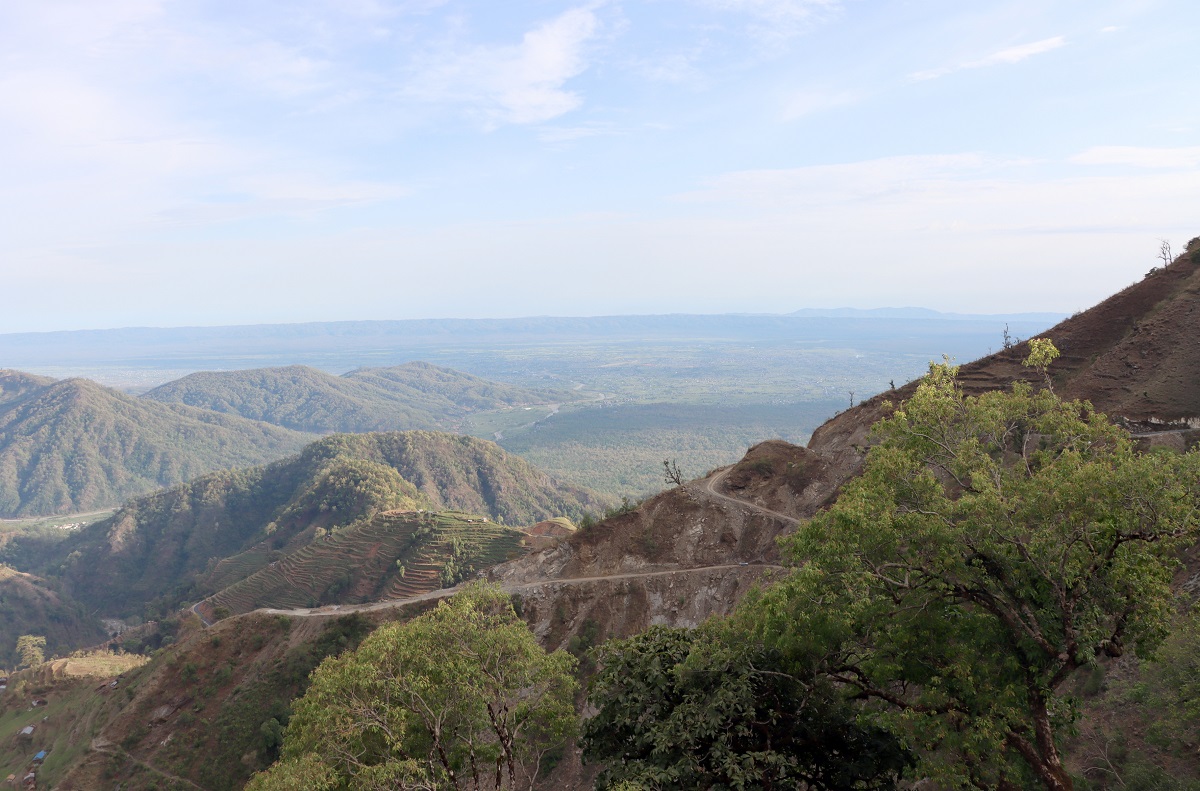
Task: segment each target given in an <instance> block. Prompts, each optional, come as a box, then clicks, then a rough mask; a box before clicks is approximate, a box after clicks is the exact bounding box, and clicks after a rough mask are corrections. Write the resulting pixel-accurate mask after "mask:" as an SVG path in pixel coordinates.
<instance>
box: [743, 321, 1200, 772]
mask: <svg viewBox="0 0 1200 791" xmlns="http://www.w3.org/2000/svg"><path fill="white" fill-rule="evenodd" d="M1034 351H1035V353H1036V357H1037V359H1031V360H1030V361H1028V362H1029V364H1030V365H1031V366H1033V367H1036V368H1039V369H1042V370H1043V373H1045V371H1044V368H1045V366H1047V365H1049V360H1050V359H1052V358H1053V356H1054V354H1055V353H1056V350H1053V347H1052V345H1050V344H1049V342H1048V341H1044V342H1042V343H1039V344H1037V345H1036V346H1035V347H1034ZM874 438H875V440H876V441H877V442H878V444H877V445H875V446H874V447H873V448H872V449H871V450H870V452H869V453H868V455H867V458H866V461H865V465H864V470H863V474H862V475H861V476H860V477H858V478H856V479H855V480H853V481H851V482H850V483H848V484H847V485H846V486H845V487H844V489H843V491H842V493H841V495H840V497H839V499H838V501H837V502H836V504H835V505H834V506H833V507H832V508H830V509H829V510H827V511H825V512H823V513H821V514H819V515H818V516H817V517H815V518H813V519H812V520H810V521H809V522H807V523H806V524H804V525H802V526H801V527H800V528H799V530H798V531H797V532H796V533H795V534H794V535H793V536H791V537H789V538H788V539H786V540H785V542H784V545H785V552H786V553H787V554H788V556H789V558H790V560H791V562H792V563H794V564H795V565H796V566H798V567H799V568H798V569H797V570H795V571H794V572H793V573H792V575H791V576H790V577H789V579H788V580H787V581H785V582H784V583H782V584H780V585H779V586H776V587H774V588H772V589H768V590H767V591H766V592H765V593H764V594H762V596H761V597H760V598H758V599H757V600H755V601H753V602H751V603H749V605H747V606H746V607H745V608H744V610H743V612H742V613H741V614H740V616H739V617H741V618H742V619H743V628H745V629H747V630H749V632H750V633H752V634H755V635H757V636H758V637H759V638H761V639H763V640H764V641H765V644H766V645H768V646H771V647H776V648H778V649H779V650H780V651H781V652H783V653H784V654H785V655H786V656H787V657H788V661H789V662H790V663H791V664H792V665H793V666H794V667H820V668H821V669H822V670H823V671H824V672H826V673H827V674H828V676H829V678H830V679H832V680H833V681H835V682H837V683H839V684H842V685H844V687H845V689H847V690H849V691H851V692H852V693H853V695H854V696H856V697H857V698H859V699H860V700H862V701H864V703H866V704H869V705H870V706H873V707H875V710H876V712H877V713H876V714H875V715H874V716H875V721H876V722H878V723H879V724H881V725H884V726H886V727H888V728H891V729H893V730H894V732H896V733H898V734H903V735H904V736H905V738H906V739H907V740H909V743H910V744H913V745H915V746H919V747H921V748H922V750H923V751H922V759H923V765H922V767H921V770H922V771H923V772H925V773H926V774H927V775H930V776H934V777H935V778H937V779H938V780H939V781H941V782H942V783H943V784H945V785H949V786H957V787H964V786H973V787H977V788H992V789H1013V788H1029V787H1037V786H1041V787H1044V788H1046V789H1051V790H1052V791H1069V789H1071V788H1072V780H1071V778H1070V776H1069V774H1068V772H1067V770H1066V769H1065V768H1064V766H1063V763H1062V759H1061V756H1060V753H1059V741H1060V738H1061V736H1062V735H1063V732H1064V727H1065V726H1067V725H1068V724H1069V723H1070V722H1071V721H1072V720H1073V719H1074V718H1075V716H1076V711H1075V706H1074V703H1073V702H1072V700H1071V699H1070V698H1069V697H1068V696H1066V695H1063V694H1060V690H1061V689H1062V688H1063V685H1064V683H1065V682H1066V681H1067V680H1068V679H1069V678H1070V677H1071V676H1072V675H1073V674H1074V673H1075V672H1076V671H1078V670H1080V669H1081V668H1087V667H1089V666H1091V665H1093V663H1094V662H1095V661H1096V658H1097V657H1098V656H1099V655H1101V654H1108V655H1119V654H1120V653H1122V651H1123V650H1124V649H1125V647H1126V645H1127V644H1132V645H1134V646H1136V647H1137V648H1139V649H1140V652H1142V653H1144V651H1145V649H1150V648H1153V647H1154V646H1155V644H1157V643H1158V642H1159V641H1160V640H1161V638H1162V637H1163V635H1164V633H1165V632H1166V629H1167V625H1168V620H1169V616H1170V610H1171V607H1170V603H1171V591H1170V581H1171V571H1172V567H1173V561H1172V559H1171V558H1172V552H1173V550H1175V549H1177V548H1178V547H1179V546H1180V543H1181V542H1183V541H1188V540H1194V539H1195V536H1196V533H1197V509H1196V502H1197V500H1196V496H1197V494H1198V493H1200V456H1197V455H1196V454H1194V453H1192V454H1187V455H1172V454H1147V455H1140V454H1137V453H1135V451H1134V449H1133V446H1132V444H1131V441H1130V439H1129V437H1128V435H1126V434H1125V433H1124V432H1123V431H1121V430H1120V429H1119V428H1117V427H1115V426H1113V425H1112V424H1111V423H1110V422H1109V421H1108V420H1107V419H1106V418H1105V417H1104V416H1103V415H1100V414H1098V413H1097V412H1096V411H1095V410H1094V409H1093V408H1092V406H1091V405H1090V404H1088V403H1086V402H1080V401H1063V400H1061V399H1059V398H1058V397H1057V396H1055V395H1054V393H1053V392H1052V391H1051V390H1050V389H1049V388H1044V389H1041V390H1035V389H1034V388H1033V387H1032V386H1031V385H1029V384H1026V383H1018V384H1014V385H1013V387H1012V389H1011V391H1007V392H1002V391H996V392H991V393H986V394H983V395H981V396H978V397H966V396H964V394H963V392H962V390H961V389H960V387H959V385H958V382H957V380H956V369H954V368H952V367H950V366H949V365H936V364H934V365H931V366H930V371H929V375H928V376H927V377H926V379H925V381H924V382H922V383H921V385H920V386H919V387H918V389H917V392H916V394H915V395H914V396H913V397H912V398H911V399H910V400H909V401H907V402H906V403H904V404H903V405H901V406H900V407H899V408H897V409H896V410H895V411H894V413H893V414H892V416H891V417H890V418H887V419H885V420H883V421H881V422H880V423H879V424H878V425H877V426H876V427H875V430H874Z"/></svg>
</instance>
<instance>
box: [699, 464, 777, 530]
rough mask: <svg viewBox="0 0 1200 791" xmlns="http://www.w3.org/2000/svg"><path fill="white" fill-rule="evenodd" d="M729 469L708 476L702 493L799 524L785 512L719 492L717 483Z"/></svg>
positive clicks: (723, 478)
mask: <svg viewBox="0 0 1200 791" xmlns="http://www.w3.org/2000/svg"><path fill="white" fill-rule="evenodd" d="M731 470H732V468H730V469H726V470H721V471H720V472H718V473H717V474H716V475H714V476H712V477H711V478H709V479H708V482H707V483H706V484H705V485H704V493H705V494H707V495H709V496H710V497H716V498H717V499H719V500H725V501H727V502H731V503H733V504H734V505H739V506H741V507H742V508H749V509H750V510H751V511H758V512H759V513H760V514H766V515H767V516H771V517H774V518H775V519H780V520H782V521H784V522H787V523H788V524H792V525H798V524H800V520H799V519H797V518H796V517H794V516H788V515H787V514H784V513H780V512H779V511H772V510H771V509H770V508H763V507H762V506H761V505H755V504H754V503H748V502H746V501H745V500H739V499H738V498H736V497H730V496H729V495H727V494H722V493H721V492H718V491H717V484H719V483H720V482H721V481H723V480H725V476H726V475H728V474H729V473H730V471H731Z"/></svg>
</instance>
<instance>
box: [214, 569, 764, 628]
mask: <svg viewBox="0 0 1200 791" xmlns="http://www.w3.org/2000/svg"><path fill="white" fill-rule="evenodd" d="M746 567H753V568H755V569H778V570H782V569H784V566H777V565H774V564H770V563H726V564H723V565H720V566H696V567H694V568H687V569H667V570H665V571H640V572H630V573H626V574H605V575H602V576H596V577H563V578H556V579H544V580H538V581H537V582H522V583H520V584H516V585H513V584H501V588H502V589H503V590H504V591H505V592H507V593H519V592H521V591H529V590H533V589H535V588H542V587H546V586H549V585H586V584H589V583H593V582H605V581H616V580H627V579H644V578H646V577H668V576H671V575H674V574H698V573H702V572H708V571H724V570H727V569H738V568H746ZM461 589H462V586H461V585H456V586H454V587H453V588H441V589H440V590H435V591H429V592H428V593H421V594H418V595H416V596H409V597H407V598H404V599H387V600H385V601H377V602H370V603H368V604H332V605H326V606H324V607H309V608H304V609H298V610H280V609H274V608H262V609H258V610H254V611H253V612H249V613H244V615H253V614H254V613H265V614H267V615H287V616H291V617H297V618H308V617H328V616H330V615H340V614H343V613H354V612H373V611H376V610H387V609H391V608H393V607H405V606H407V605H409V604H417V603H419V602H426V601H435V600H437V599H446V598H449V597H451V596H453V595H454V594H456V593H458V592H459V590H461ZM233 617H235V618H240V617H242V616H241V615H237V616H233Z"/></svg>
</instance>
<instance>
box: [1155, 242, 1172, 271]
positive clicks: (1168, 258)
mask: <svg viewBox="0 0 1200 791" xmlns="http://www.w3.org/2000/svg"><path fill="white" fill-rule="evenodd" d="M1158 257H1159V259H1160V260H1161V261H1162V262H1163V266H1170V265H1171V262H1172V261H1174V260H1175V253H1173V252H1172V251H1171V243H1170V242H1169V241H1168V240H1166V239H1159V240H1158Z"/></svg>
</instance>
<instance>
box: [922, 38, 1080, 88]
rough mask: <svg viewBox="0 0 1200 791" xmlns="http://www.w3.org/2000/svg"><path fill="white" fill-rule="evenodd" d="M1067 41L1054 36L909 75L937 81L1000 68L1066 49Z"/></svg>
mask: <svg viewBox="0 0 1200 791" xmlns="http://www.w3.org/2000/svg"><path fill="white" fill-rule="evenodd" d="M1066 45H1067V39H1066V37H1065V36H1054V37H1052V38H1044V39H1042V40H1041V41H1034V42H1031V43H1029V44H1020V45H1018V46H1015V47H1007V48H1005V49H1002V50H999V51H997V52H993V53H992V54H991V55H988V56H986V57H983V58H979V59H977V60H969V61H964V62H962V63H959V64H958V65H956V66H946V67H944V68H940V69H930V70H928V71H918V72H915V73H913V74H911V75H909V77H910V79H913V80H918V81H919V80H935V79H937V78H938V77H945V76H946V75H947V74H953V73H954V72H958V71H965V70H967V69H982V68H986V67H988V66H1000V65H1004V64H1012V63H1020V62H1021V61H1023V60H1026V59H1028V58H1032V57H1033V56H1034V55H1041V54H1042V53H1044V52H1050V51H1052V50H1056V49H1059V48H1060V47H1065V46H1066Z"/></svg>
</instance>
